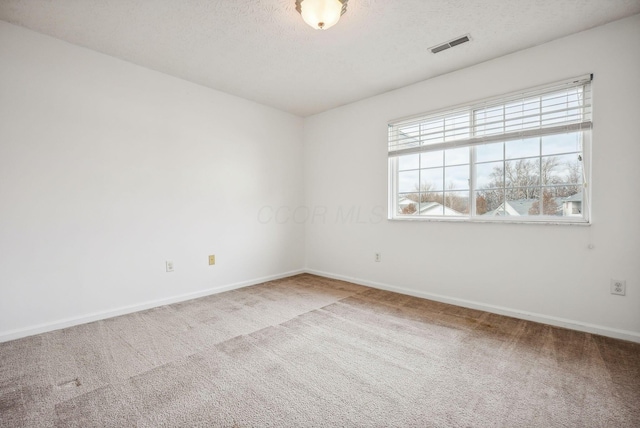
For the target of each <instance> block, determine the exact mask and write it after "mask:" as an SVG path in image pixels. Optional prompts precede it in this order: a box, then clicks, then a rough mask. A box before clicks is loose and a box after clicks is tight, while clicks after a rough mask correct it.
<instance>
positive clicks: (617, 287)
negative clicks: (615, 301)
mask: <svg viewBox="0 0 640 428" xmlns="http://www.w3.org/2000/svg"><path fill="white" fill-rule="evenodd" d="M611 294H618V295H620V296H624V295H625V294H627V281H625V280H624V279H612V280H611Z"/></svg>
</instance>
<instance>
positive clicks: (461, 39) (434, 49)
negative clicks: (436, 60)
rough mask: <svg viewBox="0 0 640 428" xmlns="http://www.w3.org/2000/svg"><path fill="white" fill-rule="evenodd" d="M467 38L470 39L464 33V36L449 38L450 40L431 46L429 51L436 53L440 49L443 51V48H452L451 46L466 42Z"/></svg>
mask: <svg viewBox="0 0 640 428" xmlns="http://www.w3.org/2000/svg"><path fill="white" fill-rule="evenodd" d="M469 40H471V39H469V36H468V35H466V36H462V37H458V38H457V39H454V40H451V41H449V42H447V43H443V44H441V45H438V46H434V47H432V48H431V49H430V50H431V52H433V53H434V54H436V53H438V52H442V51H444V50H446V49H449V48H452V47H454V46H458V45H461V44H463V43H466V42H468V41H469Z"/></svg>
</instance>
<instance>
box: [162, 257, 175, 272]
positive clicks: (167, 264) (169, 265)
mask: <svg viewBox="0 0 640 428" xmlns="http://www.w3.org/2000/svg"><path fill="white" fill-rule="evenodd" d="M164 265H165V267H166V268H167V272H173V262H171V261H169V260H167V261H166V262H165V264H164Z"/></svg>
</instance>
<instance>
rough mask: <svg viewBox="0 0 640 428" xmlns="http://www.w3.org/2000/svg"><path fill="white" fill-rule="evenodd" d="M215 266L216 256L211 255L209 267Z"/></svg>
mask: <svg viewBox="0 0 640 428" xmlns="http://www.w3.org/2000/svg"><path fill="white" fill-rule="evenodd" d="M215 264H216V256H214V255H213V254H212V255H210V256H209V265H210V266H211V265H215Z"/></svg>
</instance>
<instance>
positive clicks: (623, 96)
mask: <svg viewBox="0 0 640 428" xmlns="http://www.w3.org/2000/svg"><path fill="white" fill-rule="evenodd" d="M638 46H640V15H637V16H634V17H631V18H628V19H625V20H622V21H618V22H615V23H612V24H609V25H606V26H603V27H599V28H595V29H592V30H589V31H586V32H583V33H580V34H577V35H573V36H570V37H567V38H564V39H560V40H557V41H554V42H552V43H547V44H545V45H541V46H538V47H535V48H532V49H528V50H525V51H521V52H518V53H515V54H512V55H509V56H506V57H502V58H499V59H496V60H493V61H488V62H486V63H482V64H479V65H477V66H474V67H471V68H468V69H464V70H461V71H458V72H455V73H450V74H447V75H443V76H440V77H437V78H434V79H430V80H427V81H424V82H422V83H418V84H415V85H412V86H409V87H405V88H402V89H399V90H396V91H392V92H389V93H386V94H383V95H381V96H377V97H374V98H370V99H367V100H364V101H361V102H358V103H354V104H351V105H347V106H344V107H341V108H338V109H334V110H331V111H328V112H325V113H323V114H319V115H316V116H313V117H310V118H307V119H306V121H305V131H304V135H305V137H304V138H305V139H304V142H305V167H306V171H305V183H306V185H305V192H306V193H305V194H306V204H307V205H308V206H310V207H312V209H314V210H316V211H317V212H320V213H325V215H324V216H317V217H316V218H314V219H311V220H310V221H308V222H307V228H306V231H307V234H306V247H307V267H308V268H309V269H310V270H311V271H313V272H318V273H323V274H327V275H331V276H336V277H341V278H347V279H352V280H355V281H357V282H360V283H363V284H372V285H375V286H378V287H382V288H391V289H400V290H403V291H404V292H407V293H411V294H416V295H422V296H427V297H432V298H434V297H435V298H436V299H439V300H443V301H450V302H455V303H459V304H463V305H466V306H470V307H478V308H483V309H489V310H492V311H495V312H501V313H507V314H512V315H517V316H520V317H523V318H530V319H536V320H539V321H544V322H549V323H554V324H557V325H567V326H572V327H574V328H578V329H582V330H586V331H594V332H600V333H604V334H608V335H612V336H615V337H622V338H626V339H631V340H638V341H640V220H639V219H640V188H639V187H638V185H639V183H640V168H638V161H639V160H640V138H639V135H640V133H639V132H638V129H637V126H638V120H639V118H640V103H639V101H638V100H639V99H640V50H638ZM425 55H426V54H425ZM444 55H447V53H446V52H445V53H444ZM586 73H594V75H595V78H594V82H593V102H594V104H595V105H594V109H593V122H594V130H593V188H592V201H593V210H592V213H593V225H592V226H590V227H576V226H546V225H519V224H459V223H455V224H454V223H446V222H400V221H388V220H386V207H387V151H386V145H387V142H386V135H387V134H386V133H387V129H386V124H387V122H388V121H390V120H392V119H396V118H401V117H405V116H410V115H414V114H418V113H423V112H428V111H431V110H437V109H440V108H445V107H448V106H453V105H457V104H460V103H463V102H469V101H474V100H478V99H481V98H484V97H490V96H495V95H500V94H503V93H508V92H511V91H515V90H519V89H524V88H528V87H531V86H536V85H541V84H547V83H552V82H554V81H557V80H562V79H565V78H570V77H574V76H578V75H581V74H586ZM621 200H624V201H625V204H624V206H625V209H624V210H622V209H620V207H621V204H620V201H621ZM341 210H342V214H345V213H349V211H350V210H351V213H352V216H351V217H348V216H342V217H341V216H340V215H339V213H340V212H341ZM358 211H359V214H360V215H359V216H358V215H357V213H358ZM381 212H382V213H384V214H385V219H384V220H381V219H380V213H381ZM589 244H592V245H593V246H594V248H593V249H589V248H588V245H589ZM374 252H380V253H381V255H382V262H380V263H375V262H374ZM610 278H616V279H626V280H627V296H626V297H620V296H613V295H611V294H610V293H609V280H610Z"/></svg>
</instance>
